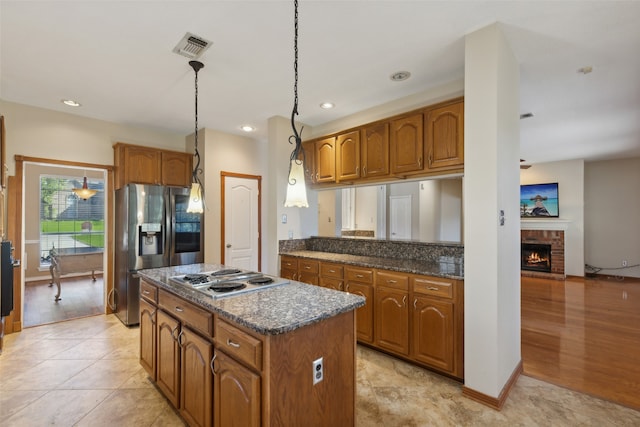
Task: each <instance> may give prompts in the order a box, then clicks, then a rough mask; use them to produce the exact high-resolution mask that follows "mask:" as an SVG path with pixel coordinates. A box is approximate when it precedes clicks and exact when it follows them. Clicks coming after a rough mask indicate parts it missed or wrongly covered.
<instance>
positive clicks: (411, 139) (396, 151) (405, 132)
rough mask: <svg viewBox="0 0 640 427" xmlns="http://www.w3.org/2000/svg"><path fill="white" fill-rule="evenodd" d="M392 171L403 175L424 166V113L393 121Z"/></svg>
mask: <svg viewBox="0 0 640 427" xmlns="http://www.w3.org/2000/svg"><path fill="white" fill-rule="evenodd" d="M390 139H391V144H390V146H391V173H393V174H398V175H402V174H405V173H407V172H419V171H422V169H423V168H424V159H423V156H424V137H423V123H422V113H416V114H412V115H410V116H406V117H401V118H398V119H395V120H392V121H391V138H390Z"/></svg>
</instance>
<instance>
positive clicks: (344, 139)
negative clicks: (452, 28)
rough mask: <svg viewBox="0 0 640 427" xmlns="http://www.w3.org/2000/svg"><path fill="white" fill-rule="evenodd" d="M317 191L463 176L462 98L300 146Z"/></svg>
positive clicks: (306, 142)
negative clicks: (406, 180) (368, 184)
mask: <svg viewBox="0 0 640 427" xmlns="http://www.w3.org/2000/svg"><path fill="white" fill-rule="evenodd" d="M303 147H304V149H305V156H306V160H305V162H306V166H305V173H306V174H307V178H309V181H310V182H311V183H312V184H321V185H318V187H323V188H327V187H332V186H337V185H340V184H342V185H344V184H345V183H348V184H357V183H361V182H388V181H393V180H397V179H405V178H419V177H423V176H434V175H441V174H443V173H447V174H451V173H460V172H463V171H464V99H463V98H457V99H453V100H450V101H446V102H442V103H439V104H436V105H431V106H428V107H424V108H421V109H419V110H415V111H410V112H408V113H404V114H400V115H398V116H394V117H390V118H387V119H383V120H379V121H377V122H373V123H368V124H366V125H363V126H360V127H357V128H353V129H348V130H345V131H343V132H339V133H335V134H332V135H327V136H324V137H320V138H317V139H314V140H310V141H305V142H304V143H303Z"/></svg>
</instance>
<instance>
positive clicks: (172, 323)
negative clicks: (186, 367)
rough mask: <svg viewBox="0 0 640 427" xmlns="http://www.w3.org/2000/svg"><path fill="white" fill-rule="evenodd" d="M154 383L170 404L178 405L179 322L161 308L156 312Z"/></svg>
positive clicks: (177, 406)
mask: <svg viewBox="0 0 640 427" xmlns="http://www.w3.org/2000/svg"><path fill="white" fill-rule="evenodd" d="M157 319H158V320H157V322H158V332H157V340H158V341H157V345H158V348H157V353H156V356H157V362H156V363H157V365H156V366H157V373H156V385H157V386H158V388H159V389H160V390H162V393H163V394H164V395H165V397H166V398H167V400H169V402H171V404H172V405H173V406H174V407H176V408H179V407H180V346H179V345H178V335H179V334H180V322H179V321H178V320H176V319H174V318H173V317H171V316H169V315H168V314H167V313H165V312H164V311H162V310H158V313H157Z"/></svg>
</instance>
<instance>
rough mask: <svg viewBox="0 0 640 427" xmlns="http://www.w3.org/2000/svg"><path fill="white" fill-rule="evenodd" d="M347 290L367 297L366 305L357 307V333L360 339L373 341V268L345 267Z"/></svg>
mask: <svg viewBox="0 0 640 427" xmlns="http://www.w3.org/2000/svg"><path fill="white" fill-rule="evenodd" d="M345 277H346V286H345V290H346V291H347V292H349V293H351V294H355V295H360V296H362V297H364V298H365V299H366V302H365V304H364V306H362V307H360V308H358V309H356V335H357V337H358V340H359V341H362V342H366V343H372V342H373V339H374V337H373V309H374V307H373V306H374V299H373V298H374V291H373V270H372V269H369V268H356V267H351V266H347V267H345Z"/></svg>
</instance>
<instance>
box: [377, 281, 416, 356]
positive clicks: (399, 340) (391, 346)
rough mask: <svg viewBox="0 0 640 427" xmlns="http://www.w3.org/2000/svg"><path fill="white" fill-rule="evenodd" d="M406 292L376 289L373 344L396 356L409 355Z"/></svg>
mask: <svg viewBox="0 0 640 427" xmlns="http://www.w3.org/2000/svg"><path fill="white" fill-rule="evenodd" d="M407 298H408V293H407V292H406V291H402V290H397V289H390V288H384V287H377V288H376V292H375V301H376V304H375V319H376V320H375V322H376V328H375V344H376V345H377V346H378V347H380V348H384V349H387V350H391V351H394V352H396V353H398V354H402V355H408V354H409V309H408V306H407Z"/></svg>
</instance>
